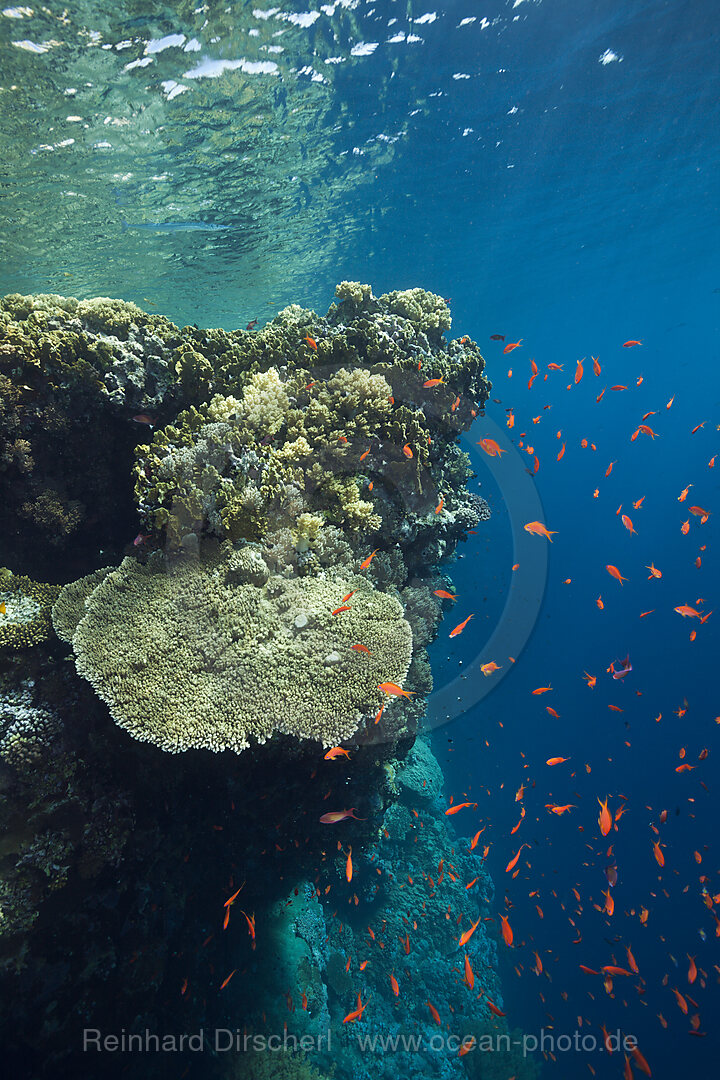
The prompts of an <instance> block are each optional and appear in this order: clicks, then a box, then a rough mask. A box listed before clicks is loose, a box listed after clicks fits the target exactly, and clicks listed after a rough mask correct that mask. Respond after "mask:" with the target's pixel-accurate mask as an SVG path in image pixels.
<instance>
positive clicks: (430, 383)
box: [423, 377, 445, 390]
mask: <svg viewBox="0 0 720 1080" xmlns="http://www.w3.org/2000/svg"><path fill="white" fill-rule="evenodd" d="M444 382H445V380H444V379H443V378H442V377H441V378H439V379H428V381H427V382H424V383H423V389H424V390H431V389H432V388H433V387H434V386H440V383H444Z"/></svg>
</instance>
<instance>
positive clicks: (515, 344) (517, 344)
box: [503, 338, 523, 353]
mask: <svg viewBox="0 0 720 1080" xmlns="http://www.w3.org/2000/svg"><path fill="white" fill-rule="evenodd" d="M522 340H523V339H522V338H520V340H519V341H511V342H510V343H509V344H508V345H506V346H505V348H504V349H503V352H504V353H509V352H512V351H513V349H517V348H519V347H520V344H521V342H522Z"/></svg>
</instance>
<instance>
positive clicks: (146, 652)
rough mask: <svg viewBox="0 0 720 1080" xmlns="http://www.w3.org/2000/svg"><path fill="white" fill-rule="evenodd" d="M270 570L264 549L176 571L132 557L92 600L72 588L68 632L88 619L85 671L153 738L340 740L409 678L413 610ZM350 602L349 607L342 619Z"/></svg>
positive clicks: (82, 654)
mask: <svg viewBox="0 0 720 1080" xmlns="http://www.w3.org/2000/svg"><path fill="white" fill-rule="evenodd" d="M243 555H245V556H246V557H245V559H243ZM262 567H263V563H262V559H261V558H260V556H259V554H258V553H257V551H249V552H243V551H242V550H241V551H240V552H236V551H233V550H232V549H230V550H229V551H226V552H225V553H224V555H222V556H219V557H215V558H213V557H210V558H208V559H207V560H206V559H204V558H203V559H202V560H198V559H192V558H188V559H181V560H175V561H172V562H168V561H167V560H165V559H164V558H163V556H162V555H161V554H160V553H159V552H158V553H156V554H155V555H154V556H153V557H152V558H151V559H150V560H149V562H148V564H147V565H146V566H141V565H140V564H139V563H137V562H136V561H135V560H134V559H132V558H127V559H125V560H124V562H123V563H122V565H121V566H120V567H119V568H118V569H117V570H115V571H112V572H111V573H109V574H107V575H106V576H103V578H102V580H101V581H100V583H99V584H98V585H97V587H96V588H95V589H94V591H93V592H92V593H91V594H90V595H89V596H87V597H86V599H85V600H84V603H80V602H79V597H81V596H83V595H84V593H85V587H84V585H83V584H82V583H81V584H80V585H79V586H78V585H77V584H76V583H73V584H72V585H71V586H69V587H68V590H66V591H65V592H64V593H63V594H62V595H61V597H60V601H59V604H58V605H57V606H56V616H55V618H56V624H57V625H58V628H59V629H60V630H61V631H62V633H63V634H64V635H65V636H69V634H70V631H71V630H72V612H73V611H74V612H75V614H76V615H77V616H78V617H79V622H78V625H77V628H76V629H75V631H74V634H73V637H72V643H73V648H74V650H75V654H76V664H77V669H78V671H79V673H80V674H81V675H83V676H84V677H85V678H86V679H88V681H89V682H90V683H91V684H92V686H93V687H94V689H95V691H96V692H97V693H98V695H99V696H100V697H101V698H102V699H103V700H104V701H106V702H107V704H108V705H109V707H110V711H111V713H112V715H113V717H114V719H115V720H116V722H117V723H118V724H119V725H120V726H121V727H125V728H127V729H128V730H129V731H130V732H131V733H132V735H133V736H134V737H135V738H137V739H140V740H141V741H148V742H153V743H155V744H156V745H158V746H161V747H162V748H163V749H164V750H167V751H170V752H172V753H174V752H178V751H182V750H187V749H190V748H193V747H195V748H205V749H209V750H215V751H219V750H225V749H231V750H235V751H240V750H243V749H245V748H246V747H247V746H248V745H249V743H250V739H251V738H252V739H254V740H256V741H258V742H264V741H265V740H266V739H268V738H270V736H271V735H272V734H273V733H274V732H278V731H279V732H285V733H287V734H290V735H294V736H296V737H297V738H303V739H316V740H318V741H320V742H321V743H323V745H325V746H331V745H334V744H336V743H338V742H340V741H342V740H343V739H347V738H349V737H350V736H351V735H353V734H354V732H355V731H356V730H357V728H358V726H359V725H360V723H361V721H362V720H363V718H369V717H370V715H371V714H374V712H375V711H376V710H377V708H378V707H379V705H380V703H381V701H382V699H383V695H382V694H381V693H380V691H379V690H378V684H379V683H380V682H383V681H388V680H391V681H397V682H399V683H402V682H403V681H404V679H405V676H406V674H407V670H408V666H409V664H410V658H411V649H412V635H411V632H410V627H409V626H408V624H407V622H406V621H405V619H404V618H403V609H402V606H401V604H400V603H399V601H398V600H396V599H395V598H394V597H392V596H390V595H388V594H387V593H383V592H380V591H378V590H376V589H373V588H372V587H371V586H370V584H369V583H368V582H367V580H366V579H365V578H362V577H357V576H342V577H340V576H330V575H327V576H324V577H322V578H319V577H318V578H312V577H300V578H283V577H280V576H278V575H273V576H270V575H269V571H268V570H267V567H265V569H264V572H261V571H262ZM263 577H265V579H266V580H265V581H263V580H262V579H263ZM258 582H260V583H258ZM348 593H353V594H354V595H353V597H352V600H351V603H350V605H349V606H348V610H343V611H341V612H339V613H338V614H337V615H334V614H332V612H333V611H334V610H335V609H336V608H339V607H344V606H346V605H343V604H342V598H343V597H344V596H345V595H346V594H348ZM358 642H359V643H362V644H363V645H364V646H365V647H366V648H367V649H368V650H369V652H367V653H366V652H359V651H356V650H353V648H352V646H353V645H355V644H356V643H358Z"/></svg>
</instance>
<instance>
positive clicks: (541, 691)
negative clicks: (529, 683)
mask: <svg viewBox="0 0 720 1080" xmlns="http://www.w3.org/2000/svg"><path fill="white" fill-rule="evenodd" d="M548 690H552V686H536V687H535V689H534V690H531V691H530V693H531V694H535V696H536V697H537V696H538V695H539V694H547V692H548Z"/></svg>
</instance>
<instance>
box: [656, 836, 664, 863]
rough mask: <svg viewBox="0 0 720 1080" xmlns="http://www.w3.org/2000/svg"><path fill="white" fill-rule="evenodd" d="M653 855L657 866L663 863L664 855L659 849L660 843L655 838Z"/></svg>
mask: <svg viewBox="0 0 720 1080" xmlns="http://www.w3.org/2000/svg"><path fill="white" fill-rule="evenodd" d="M653 855H654V856H655V862H656V863H657V864H658V866H664V865H665V856H664V855H663V853H662V851H661V850H660V843H659V841H657V840H656V841H655V842H654V843H653Z"/></svg>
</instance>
